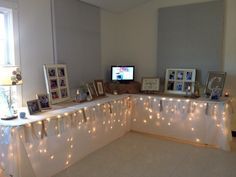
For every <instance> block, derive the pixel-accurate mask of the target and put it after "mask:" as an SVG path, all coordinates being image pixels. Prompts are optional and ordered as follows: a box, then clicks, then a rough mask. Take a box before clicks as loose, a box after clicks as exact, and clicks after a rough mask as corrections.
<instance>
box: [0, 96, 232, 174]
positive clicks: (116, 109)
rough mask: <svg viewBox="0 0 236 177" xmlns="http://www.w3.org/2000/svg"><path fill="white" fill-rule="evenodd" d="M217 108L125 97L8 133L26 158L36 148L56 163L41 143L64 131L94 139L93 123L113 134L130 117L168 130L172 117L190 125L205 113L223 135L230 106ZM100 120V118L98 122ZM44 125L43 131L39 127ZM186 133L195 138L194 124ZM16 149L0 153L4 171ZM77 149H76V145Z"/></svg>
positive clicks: (69, 155) (67, 159) (182, 101)
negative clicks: (24, 149) (22, 144)
mask: <svg viewBox="0 0 236 177" xmlns="http://www.w3.org/2000/svg"><path fill="white" fill-rule="evenodd" d="M140 107H141V108H143V110H145V113H146V115H147V116H145V117H144V118H143V119H142V120H140V119H137V118H136V116H135V111H136V110H137V109H138V108H140ZM219 108H220V106H219V105H218V104H217V103H209V102H207V103H206V102H201V101H197V102H196V101H192V100H189V99H176V98H165V97H163V98H158V97H151V96H148V97H145V96H141V97H134V98H132V99H131V98H130V97H128V98H125V99H121V100H114V101H111V102H107V103H102V104H101V103H98V104H97V105H94V106H91V107H89V108H87V107H84V108H82V109H79V110H75V111H74V112H65V113H63V114H59V115H57V116H54V117H48V118H46V119H45V120H44V121H38V122H36V123H30V124H27V125H25V126H24V127H23V128H22V127H14V128H11V132H10V133H11V136H12V137H16V136H19V137H20V139H22V140H23V141H25V142H27V143H26V144H27V153H28V157H29V158H31V155H33V154H34V153H35V149H38V153H39V154H41V155H44V156H45V155H46V156H47V157H48V159H49V160H56V159H57V157H56V155H55V154H54V153H52V152H49V150H48V149H47V147H46V141H44V140H45V139H44V138H45V137H49V136H54V135H56V137H57V138H61V137H62V134H63V132H65V131H66V130H68V129H71V128H76V129H77V130H81V129H83V130H85V131H87V133H88V134H89V135H91V136H94V135H96V132H97V127H96V126H95V125H96V124H95V123H94V122H96V121H100V122H101V126H103V127H104V129H105V131H106V132H109V131H112V130H113V129H114V127H115V126H120V127H123V126H125V125H127V122H128V121H129V119H130V118H131V117H132V118H133V119H132V120H133V123H137V122H139V121H142V122H143V124H145V125H149V124H151V123H152V124H153V122H154V121H155V122H154V125H156V127H161V126H163V125H165V126H169V127H171V126H175V122H176V121H178V120H176V119H175V116H174V115H179V114H181V115H184V116H183V117H182V119H187V120H188V121H189V122H190V123H191V122H194V121H195V120H197V119H201V116H200V115H201V114H200V113H202V112H205V117H208V118H210V117H212V120H214V122H215V126H216V127H217V128H219V129H220V130H221V131H222V132H223V133H224V134H225V135H226V134H227V133H229V132H227V131H226V130H225V127H224V123H225V121H226V117H228V114H229V105H228V104H226V105H225V106H224V107H223V110H222V109H219ZM217 115H218V116H217ZM219 115H220V116H219ZM101 117H102V118H103V119H101V120H99V119H100V118H101ZM122 117H123V118H122ZM177 117H178V116H177ZM222 122H223V123H222ZM43 126H44V128H42V127H43ZM189 131H191V132H192V133H193V135H195V136H197V133H196V132H197V127H195V126H194V123H192V126H191V128H190V130H189ZM6 132H7V131H6V129H5V128H4V127H1V134H0V135H1V137H2V138H1V139H7V138H6V136H8V134H7V133H6ZM16 132H17V133H16ZM26 132H28V133H26ZM29 134H30V135H29ZM30 136H31V137H30ZM39 139H41V140H40V141H39V146H38V147H37V146H35V145H34V144H33V143H31V141H33V140H39ZM66 140H67V141H66V144H67V155H66V157H65V166H67V165H69V164H70V163H71V162H72V158H73V149H74V147H75V145H74V144H75V141H77V139H75V138H74V137H73V136H69V137H68V138H67V139H66ZM195 141H196V142H198V143H201V142H202V140H201V139H200V138H198V137H196V138H195ZM33 142H34V141H33ZM15 148H16V147H14V145H13V144H12V143H10V145H9V147H8V149H7V150H6V151H5V152H1V156H0V157H1V159H0V165H1V167H2V168H3V169H5V163H4V162H6V161H9V160H11V159H13V158H14V152H15V151H14V149H15ZM76 148H79V147H77V146H76ZM0 169H1V168H0ZM0 174H1V173H0Z"/></svg>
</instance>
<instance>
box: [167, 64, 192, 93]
mask: <svg viewBox="0 0 236 177" xmlns="http://www.w3.org/2000/svg"><path fill="white" fill-rule="evenodd" d="M195 81H196V69H178V68H168V69H166V77H165V93H170V94H181V95H184V94H186V90H187V89H188V88H190V92H191V93H194V84H195Z"/></svg>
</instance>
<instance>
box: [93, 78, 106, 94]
mask: <svg viewBox="0 0 236 177" xmlns="http://www.w3.org/2000/svg"><path fill="white" fill-rule="evenodd" d="M94 85H95V88H96V91H97V94H98V96H105V91H104V85H103V80H94Z"/></svg>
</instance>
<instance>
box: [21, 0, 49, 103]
mask: <svg viewBox="0 0 236 177" xmlns="http://www.w3.org/2000/svg"><path fill="white" fill-rule="evenodd" d="M18 3H19V33H20V58H21V67H22V74H23V81H24V83H23V89H22V90H23V103H24V104H25V102H26V101H27V100H31V99H34V98H35V94H37V93H46V87H45V81H44V76H43V64H51V63H53V44H52V23H51V9H50V0H18Z"/></svg>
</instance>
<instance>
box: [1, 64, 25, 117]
mask: <svg viewBox="0 0 236 177" xmlns="http://www.w3.org/2000/svg"><path fill="white" fill-rule="evenodd" d="M22 83H23V82H22V77H21V72H20V68H19V67H18V66H1V67H0V86H4V87H5V86H6V88H8V89H5V88H4V87H2V88H0V110H1V111H0V118H1V119H2V120H11V119H15V118H17V114H16V111H15V110H14V108H13V96H12V87H13V86H15V85H22Z"/></svg>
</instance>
